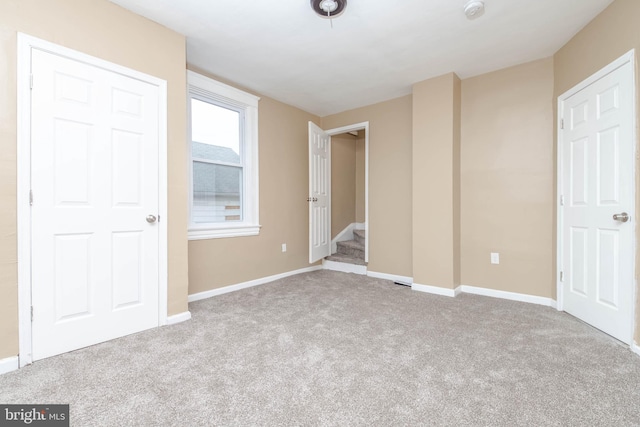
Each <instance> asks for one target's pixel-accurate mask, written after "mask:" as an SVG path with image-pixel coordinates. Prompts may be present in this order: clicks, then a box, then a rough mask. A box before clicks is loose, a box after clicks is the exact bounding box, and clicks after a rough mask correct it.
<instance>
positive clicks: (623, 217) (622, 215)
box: [613, 212, 629, 222]
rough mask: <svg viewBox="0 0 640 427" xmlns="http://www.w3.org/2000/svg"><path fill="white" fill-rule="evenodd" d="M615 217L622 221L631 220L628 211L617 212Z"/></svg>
mask: <svg viewBox="0 0 640 427" xmlns="http://www.w3.org/2000/svg"><path fill="white" fill-rule="evenodd" d="M613 219H614V220H616V221H620V222H627V221H629V214H628V213H626V212H622V213H619V214H615V215H613Z"/></svg>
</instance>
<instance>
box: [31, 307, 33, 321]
mask: <svg viewBox="0 0 640 427" xmlns="http://www.w3.org/2000/svg"><path fill="white" fill-rule="evenodd" d="M31 321H32V322H33V306H31Z"/></svg>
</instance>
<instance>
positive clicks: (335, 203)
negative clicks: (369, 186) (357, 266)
mask: <svg viewBox="0 0 640 427" xmlns="http://www.w3.org/2000/svg"><path fill="white" fill-rule="evenodd" d="M354 222H356V137H355V136H353V135H350V134H348V133H346V134H341V135H334V136H332V137H331V238H332V239H333V238H335V237H336V236H337V235H338V234H339V233H340V232H341V231H342V230H344V229H345V228H346V227H347V226H348V225H349V224H352V223H354Z"/></svg>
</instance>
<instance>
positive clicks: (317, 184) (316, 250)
mask: <svg viewBox="0 0 640 427" xmlns="http://www.w3.org/2000/svg"><path fill="white" fill-rule="evenodd" d="M307 201H308V202H309V262H310V263H314V262H316V261H318V260H320V259H322V258H324V257H327V256H329V255H331V136H329V134H328V133H326V132H325V131H323V130H322V129H320V128H319V127H318V126H316V125H315V124H314V123H312V122H309V197H308V198H307Z"/></svg>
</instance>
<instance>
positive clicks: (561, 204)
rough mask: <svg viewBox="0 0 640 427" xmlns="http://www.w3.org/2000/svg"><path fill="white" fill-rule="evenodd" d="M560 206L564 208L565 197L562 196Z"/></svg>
mask: <svg viewBox="0 0 640 427" xmlns="http://www.w3.org/2000/svg"><path fill="white" fill-rule="evenodd" d="M560 206H564V196H560Z"/></svg>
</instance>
